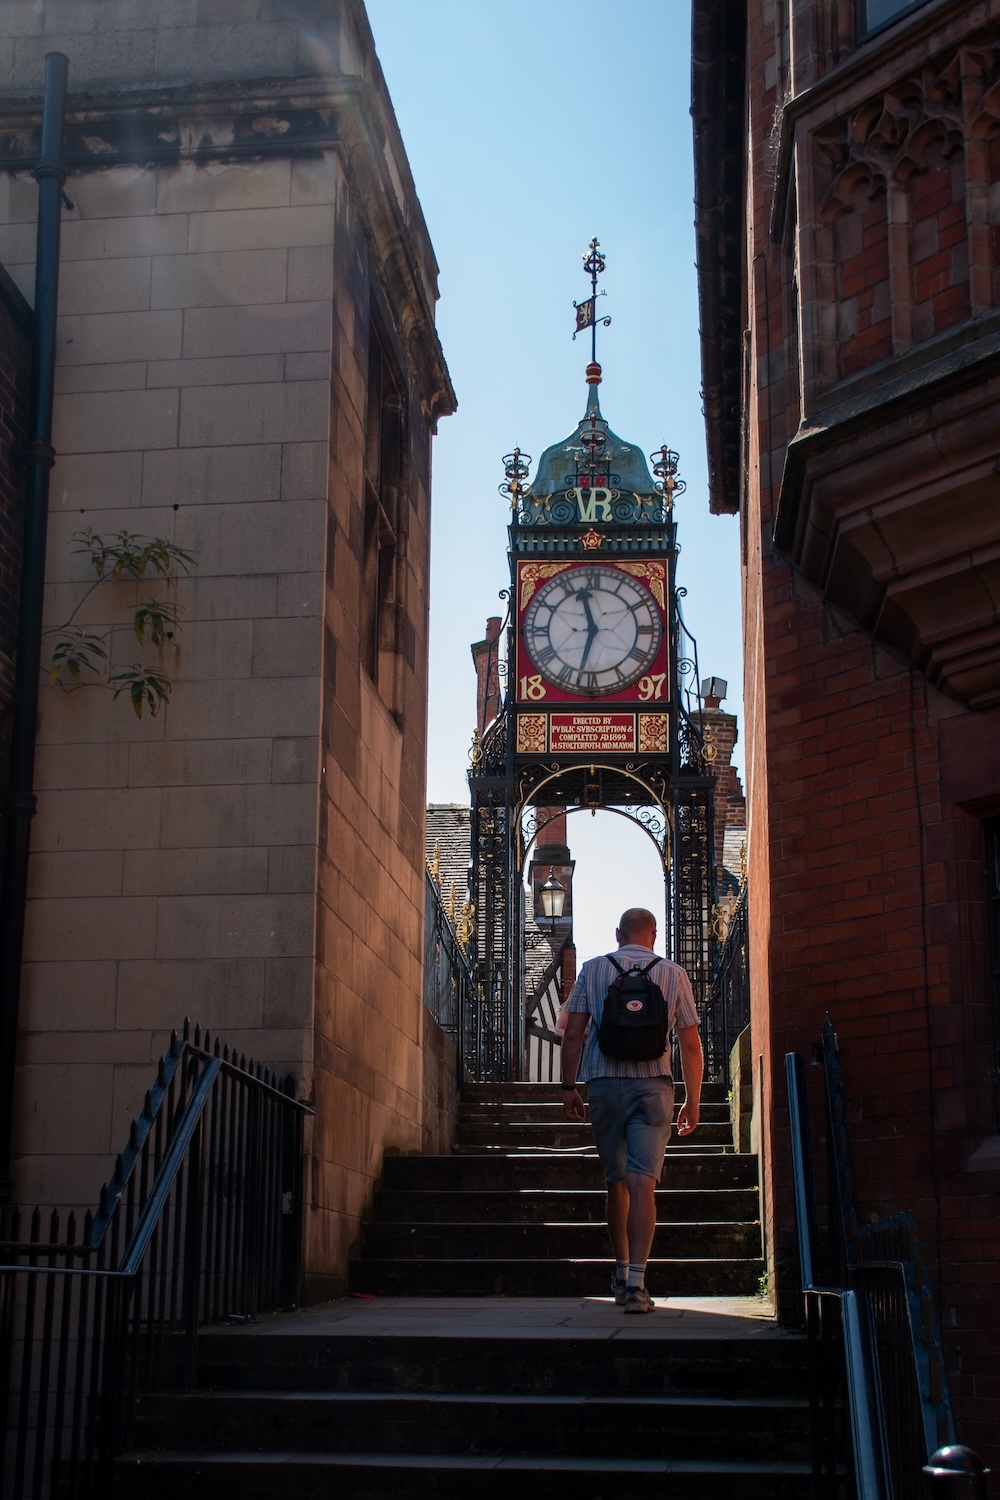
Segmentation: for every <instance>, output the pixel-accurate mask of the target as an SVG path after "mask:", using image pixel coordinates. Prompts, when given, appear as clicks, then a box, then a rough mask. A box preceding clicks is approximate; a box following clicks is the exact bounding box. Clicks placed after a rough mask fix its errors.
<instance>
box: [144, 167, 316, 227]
mask: <svg viewBox="0 0 1000 1500" xmlns="http://www.w3.org/2000/svg"><path fill="white" fill-rule="evenodd" d="M290 187H291V162H290V161H288V160H287V159H285V160H282V159H281V158H280V157H274V158H268V160H266V161H256V162H219V161H210V162H207V163H205V164H200V163H195V162H191V161H184V162H181V163H180V164H179V165H178V166H176V167H169V168H161V170H160V172H159V181H158V189H157V201H156V208H157V212H159V213H197V212H199V211H201V212H208V211H211V210H218V209H242V210H245V209H250V208H284V207H286V206H287V204H288V201H289V193H290Z"/></svg>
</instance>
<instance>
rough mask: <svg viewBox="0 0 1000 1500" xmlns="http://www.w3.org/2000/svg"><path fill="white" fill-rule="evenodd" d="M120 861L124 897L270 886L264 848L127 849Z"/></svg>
mask: <svg viewBox="0 0 1000 1500" xmlns="http://www.w3.org/2000/svg"><path fill="white" fill-rule="evenodd" d="M124 860H125V864H124V882H123V887H122V889H123V890H124V893H125V895H126V896H216V895H243V896H252V895H260V894H262V893H263V892H264V891H267V890H269V889H272V887H270V886H269V884H268V875H269V869H268V860H267V850H266V849H238V848H237V849H130V850H129V851H128V853H127V854H126V855H125V856H124ZM286 889H291V887H286Z"/></svg>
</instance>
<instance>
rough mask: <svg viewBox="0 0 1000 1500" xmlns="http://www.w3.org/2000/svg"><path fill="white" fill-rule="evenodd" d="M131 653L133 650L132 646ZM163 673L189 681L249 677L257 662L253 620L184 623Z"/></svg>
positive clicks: (166, 650)
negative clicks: (254, 661) (195, 624)
mask: <svg viewBox="0 0 1000 1500" xmlns="http://www.w3.org/2000/svg"><path fill="white" fill-rule="evenodd" d="M129 650H130V651H131V650H132V645H131V643H130V644H129ZM162 661H163V670H164V671H165V672H166V673H167V674H168V676H170V677H171V678H172V679H174V680H176V679H177V678H179V677H181V676H183V677H184V678H185V680H186V681H187V682H200V681H202V680H204V679H205V678H218V677H231V678H239V677H249V676H250V673H251V670H252V663H253V642H252V627H251V623H250V621H249V620H211V621H209V620H201V621H199V623H198V625H197V627H191V628H189V627H188V626H187V625H186V624H184V623H182V627H181V629H180V630H179V631H178V632H176V634H175V636H174V639H173V641H172V642H171V643H170V645H169V647H165V648H164V650H163V653H162Z"/></svg>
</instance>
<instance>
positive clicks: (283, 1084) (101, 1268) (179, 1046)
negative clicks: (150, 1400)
mask: <svg viewBox="0 0 1000 1500" xmlns="http://www.w3.org/2000/svg"><path fill="white" fill-rule="evenodd" d="M292 1089H293V1085H292V1082H291V1080H290V1079H288V1080H281V1079H278V1078H277V1077H274V1076H272V1075H271V1073H270V1071H269V1070H268V1069H266V1068H263V1067H262V1066H261V1065H260V1064H256V1065H255V1064H254V1063H253V1062H252V1061H250V1062H247V1061H246V1059H245V1058H243V1057H239V1058H237V1057H236V1055H235V1054H233V1055H230V1052H229V1049H228V1048H223V1047H220V1045H219V1042H218V1041H217V1040H216V1041H215V1043H214V1044H213V1043H212V1040H211V1038H210V1037H209V1035H208V1033H207V1032H206V1033H205V1034H204V1036H202V1034H201V1032H200V1031H199V1030H198V1029H197V1028H196V1029H195V1031H194V1034H193V1036H192V1034H191V1032H190V1028H189V1027H188V1026H187V1025H185V1028H184V1035H183V1038H181V1039H179V1038H178V1037H177V1035H176V1033H175V1034H174V1036H173V1037H172V1038H171V1044H170V1050H169V1052H168V1053H167V1055H166V1056H165V1057H164V1058H162V1059H161V1061H160V1065H159V1070H158V1073H157V1077H156V1081H155V1083H154V1085H153V1087H152V1088H151V1089H150V1091H149V1092H148V1093H147V1095H146V1100H145V1105H144V1107H143V1110H142V1113H141V1114H140V1115H139V1117H138V1119H136V1120H135V1121H134V1122H133V1124H132V1128H131V1131H130V1133H129V1141H128V1145H127V1147H126V1149H125V1150H124V1151H123V1152H122V1154H121V1155H120V1156H119V1157H118V1160H117V1162H116V1164H115V1171H114V1175H113V1177H112V1179H111V1181H110V1183H109V1184H108V1185H107V1187H105V1188H104V1189H103V1190H102V1192H101V1198H100V1203H99V1205H98V1209H97V1212H96V1213H93V1212H89V1211H88V1213H87V1214H86V1215H85V1217H84V1219H83V1221H82V1225H81V1224H80V1222H79V1220H78V1219H77V1217H76V1215H75V1214H70V1215H69V1216H68V1218H66V1220H65V1228H63V1219H62V1216H61V1215H59V1214H58V1213H53V1214H52V1215H51V1217H50V1218H49V1221H48V1225H47V1229H48V1238H47V1239H43V1236H42V1229H43V1220H42V1215H41V1213H40V1212H39V1211H38V1210H37V1209H36V1210H35V1212H34V1213H33V1214H32V1215H31V1216H30V1220H29V1222H28V1223H27V1224H25V1223H24V1222H23V1216H22V1215H21V1214H20V1212H19V1211H18V1210H17V1209H13V1210H8V1211H6V1213H5V1214H4V1216H3V1218H2V1220H0V1415H2V1417H3V1418H4V1423H3V1435H2V1437H0V1493H2V1496H3V1500H27V1497H28V1496H30V1497H32V1500H43V1497H49V1496H54V1495H57V1494H58V1495H59V1496H60V1500H63V1497H65V1500H104V1497H106V1496H108V1495H110V1494H111V1492H112V1477H111V1466H112V1464H113V1461H114V1458H115V1456H116V1454H118V1453H119V1452H121V1451H122V1449H123V1447H124V1446H125V1445H127V1443H128V1441H129V1438H130V1435H131V1431H132V1423H133V1418H134V1413H135V1407H136V1402H137V1399H138V1397H139V1396H140V1395H141V1394H143V1393H144V1392H146V1391H150V1390H155V1389H158V1388H169V1387H176V1386H178V1385H180V1386H187V1385H192V1384H194V1381H195V1376H196V1371H197V1353H198V1332H199V1329H200V1328H201V1327H202V1326H203V1325H205V1324H209V1323H219V1322H223V1321H225V1320H227V1319H239V1320H241V1321H242V1320H245V1319H246V1320H248V1319H251V1318H254V1317H256V1316H257V1315H259V1314H260V1313H263V1312H267V1311H271V1310H273V1309H276V1308H278V1307H288V1306H292V1305H294V1304H295V1303H296V1302H297V1301H298V1300H299V1288H300V1277H301V1262H302V1142H303V1132H302V1125H303V1117H304V1115H305V1114H306V1113H308V1112H309V1111H308V1107H307V1106H306V1105H304V1104H301V1103H298V1102H297V1101H296V1100H295V1098H294V1097H293V1092H292Z"/></svg>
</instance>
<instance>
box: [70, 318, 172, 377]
mask: <svg viewBox="0 0 1000 1500" xmlns="http://www.w3.org/2000/svg"><path fill="white" fill-rule="evenodd" d="M67 312H68V309H67ZM183 319H184V315H183V313H181V312H180V311H162V310H161V311H157V312H142V311H139V312H132V313H111V314H107V313H105V314H90V315H82V316H80V317H68V316H66V315H65V314H63V313H62V312H61V311H60V317H59V331H58V335H57V344H56V348H57V356H58V360H59V364H60V365H105V364H120V363H123V362H124V361H126V360H149V359H178V358H179V357H180V353H181V337H182V333H183V327H184V323H183Z"/></svg>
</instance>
